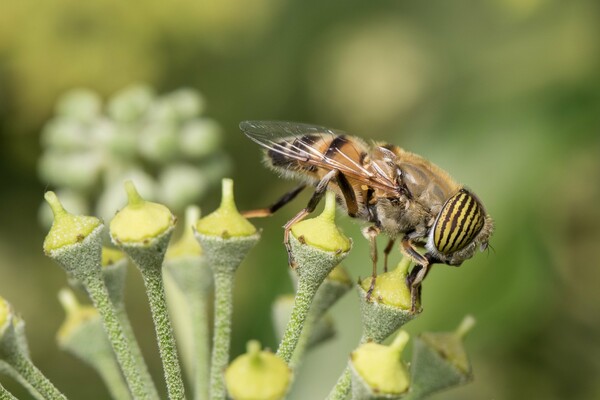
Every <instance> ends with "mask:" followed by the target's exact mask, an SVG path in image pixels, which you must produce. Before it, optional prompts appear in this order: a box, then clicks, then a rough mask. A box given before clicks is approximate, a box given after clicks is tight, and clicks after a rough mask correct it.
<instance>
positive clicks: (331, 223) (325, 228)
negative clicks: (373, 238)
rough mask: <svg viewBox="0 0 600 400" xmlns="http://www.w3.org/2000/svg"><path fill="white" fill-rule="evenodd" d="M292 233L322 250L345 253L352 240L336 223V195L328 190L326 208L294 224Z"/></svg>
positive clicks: (299, 239) (301, 240)
mask: <svg viewBox="0 0 600 400" xmlns="http://www.w3.org/2000/svg"><path fill="white" fill-rule="evenodd" d="M292 234H293V235H294V237H295V238H296V239H298V241H300V242H301V243H305V244H308V245H309V246H314V247H316V248H318V249H320V250H323V251H328V252H335V253H343V252H347V251H349V250H350V246H351V242H350V239H348V238H347V237H346V236H345V235H344V234H343V233H342V232H341V231H340V229H339V228H338V227H337V225H336V224H335V195H334V193H333V192H327V194H326V200H325V209H324V210H323V212H322V213H321V214H320V215H319V216H317V217H315V218H310V219H306V220H304V221H300V222H298V223H297V224H294V226H292Z"/></svg>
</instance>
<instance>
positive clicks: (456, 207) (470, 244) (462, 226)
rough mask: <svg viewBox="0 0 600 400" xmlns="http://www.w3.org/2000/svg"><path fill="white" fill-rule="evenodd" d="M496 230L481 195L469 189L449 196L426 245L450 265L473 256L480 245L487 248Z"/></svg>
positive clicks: (457, 263)
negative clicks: (479, 196)
mask: <svg viewBox="0 0 600 400" xmlns="http://www.w3.org/2000/svg"><path fill="white" fill-rule="evenodd" d="M492 230H493V222H492V220H491V218H490V217H489V216H488V215H486V213H485V210H484V208H483V206H482V204H481V202H480V201H479V199H478V198H477V197H476V196H475V195H474V194H472V193H471V192H469V191H468V190H467V189H464V188H463V189H461V190H459V191H458V193H456V194H455V195H454V196H452V197H450V198H449V199H448V200H447V201H446V202H445V203H444V205H443V206H442V209H441V211H440V213H439V214H438V216H437V217H436V219H435V222H434V223H433V226H432V227H431V229H430V231H429V237H428V240H427V248H428V250H429V251H431V252H432V253H434V254H436V255H437V256H438V258H440V259H441V260H444V261H446V262H447V263H448V264H451V265H459V264H460V263H462V262H463V261H464V260H466V259H468V258H470V257H471V256H472V255H473V253H474V252H475V251H476V250H477V248H478V247H479V248H482V249H485V248H486V247H487V243H488V240H489V237H490V235H491V233H492Z"/></svg>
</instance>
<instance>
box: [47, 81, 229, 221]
mask: <svg viewBox="0 0 600 400" xmlns="http://www.w3.org/2000/svg"><path fill="white" fill-rule="evenodd" d="M204 111H205V101H204V99H203V97H202V96H201V95H200V93H198V92H197V91H196V90H193V89H190V88H184V89H179V90H176V91H174V92H171V93H167V94H165V95H161V96H159V95H157V94H156V93H155V92H154V91H153V90H152V89H151V88H150V87H148V86H145V85H136V86H131V87H128V88H125V89H123V90H121V91H120V92H117V93H116V94H115V95H114V96H112V97H111V98H109V99H108V101H107V103H106V104H105V105H103V104H102V100H101V98H100V96H99V95H98V94H97V93H95V92H93V91H91V90H87V89H74V90H72V91H70V92H68V93H66V94H65V95H64V96H63V97H62V98H61V99H60V100H59V102H58V104H57V107H56V114H55V116H54V117H53V118H52V119H51V120H50V121H49V122H48V123H47V124H46V126H45V127H44V129H43V131H42V135H41V142H42V148H43V150H44V151H43V154H42V156H41V158H40V161H39V175H40V178H41V179H42V181H44V182H46V183H48V184H50V185H52V186H54V187H56V188H57V193H58V194H59V196H60V197H61V199H62V201H63V203H65V204H66V205H67V206H68V208H69V209H70V210H72V211H73V212H77V213H80V214H86V213H90V212H93V213H94V214H95V215H98V216H100V217H101V218H103V219H105V220H108V219H109V218H111V217H112V215H113V214H114V212H115V210H117V209H118V208H119V207H120V206H121V204H123V201H124V196H123V191H122V189H121V185H122V182H123V181H124V180H126V179H132V180H135V182H136V184H137V185H138V187H139V189H140V191H141V192H142V193H144V195H145V196H147V197H149V198H152V199H156V200H158V201H160V202H161V203H164V204H166V205H168V206H169V207H170V208H171V209H173V210H174V211H175V212H182V211H183V209H184V208H185V207H186V206H187V205H188V204H193V203H195V202H197V201H198V200H200V199H201V198H202V197H203V196H204V194H205V193H206V192H207V190H208V189H209V188H210V187H211V186H212V185H213V184H215V183H216V182H218V180H219V179H220V178H221V177H222V175H223V174H224V173H225V171H226V170H227V169H228V168H229V162H228V159H227V157H225V155H224V154H222V152H221V151H220V149H219V148H220V143H221V141H222V131H221V127H220V125H219V124H218V123H217V122H216V121H215V120H213V119H211V118H209V117H206V116H204ZM148 167H149V168H148ZM98 187H103V190H102V192H101V193H100V195H98V193H97V188H98ZM42 210H45V211H41V212H42V214H41V217H42V219H43V221H44V222H47V223H48V225H49V222H50V221H51V217H50V215H49V213H48V212H47V209H46V208H45V207H44V208H42Z"/></svg>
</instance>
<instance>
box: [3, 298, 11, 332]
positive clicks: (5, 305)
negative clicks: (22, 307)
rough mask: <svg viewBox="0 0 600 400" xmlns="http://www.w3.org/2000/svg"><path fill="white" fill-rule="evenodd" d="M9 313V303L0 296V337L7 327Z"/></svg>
mask: <svg viewBox="0 0 600 400" xmlns="http://www.w3.org/2000/svg"><path fill="white" fill-rule="evenodd" d="M11 314H12V313H11V310H10V305H9V304H8V302H7V301H6V300H4V299H3V298H2V297H0V337H3V335H4V332H5V331H6V329H8V325H9V324H10V318H11Z"/></svg>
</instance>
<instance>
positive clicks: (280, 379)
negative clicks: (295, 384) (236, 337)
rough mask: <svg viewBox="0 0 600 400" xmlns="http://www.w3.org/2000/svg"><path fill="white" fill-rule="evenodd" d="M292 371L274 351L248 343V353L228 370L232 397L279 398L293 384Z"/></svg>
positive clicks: (248, 399) (243, 399) (246, 399)
mask: <svg viewBox="0 0 600 400" xmlns="http://www.w3.org/2000/svg"><path fill="white" fill-rule="evenodd" d="M291 377H292V373H291V370H290V369H289V367H288V366H287V365H286V363H285V362H284V361H283V360H282V359H281V358H279V357H277V356H276V355H274V354H273V353H271V352H270V351H266V350H263V351H261V349H260V343H258V342H257V341H255V340H252V341H250V342H248V345H247V353H246V354H243V355H241V356H239V357H238V358H236V359H235V360H234V361H233V362H232V363H231V365H229V367H228V368H227V370H226V371H225V383H226V385H227V391H228V393H229V396H230V397H231V398H232V399H234V400H279V399H282V398H283V397H284V396H285V394H286V392H287V390H288V386H289V384H290V381H291Z"/></svg>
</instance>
